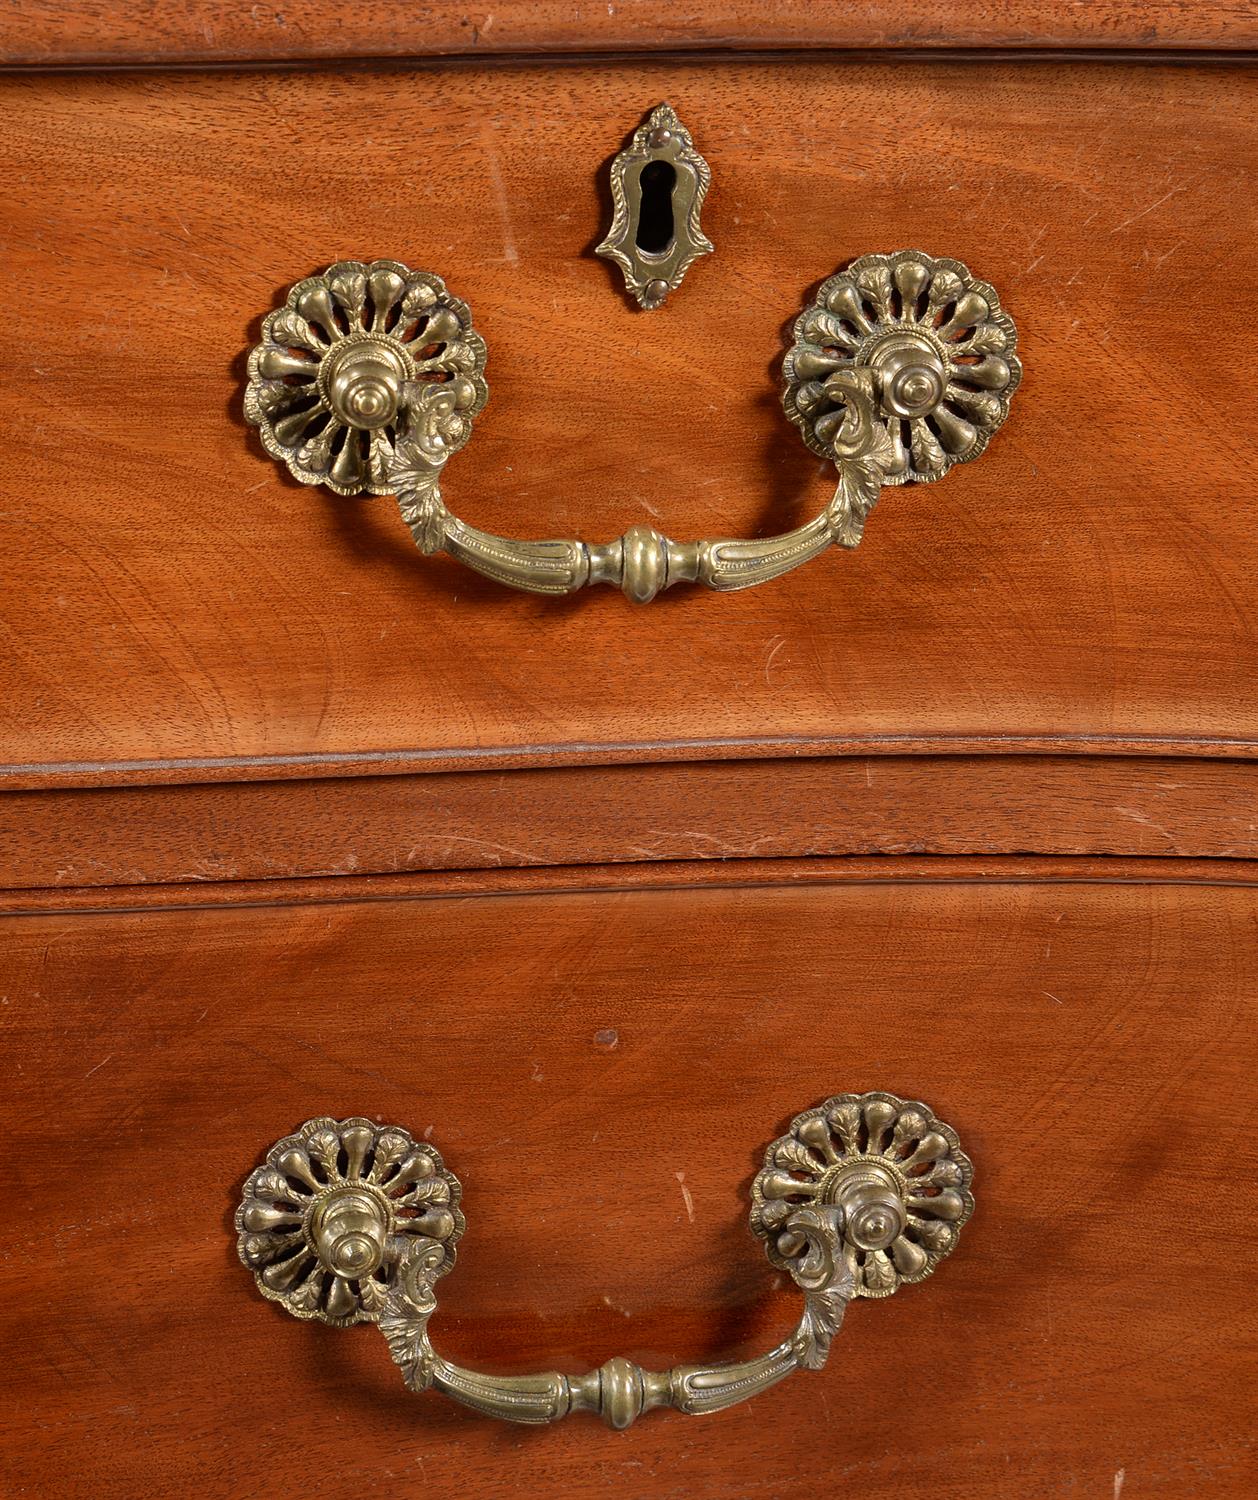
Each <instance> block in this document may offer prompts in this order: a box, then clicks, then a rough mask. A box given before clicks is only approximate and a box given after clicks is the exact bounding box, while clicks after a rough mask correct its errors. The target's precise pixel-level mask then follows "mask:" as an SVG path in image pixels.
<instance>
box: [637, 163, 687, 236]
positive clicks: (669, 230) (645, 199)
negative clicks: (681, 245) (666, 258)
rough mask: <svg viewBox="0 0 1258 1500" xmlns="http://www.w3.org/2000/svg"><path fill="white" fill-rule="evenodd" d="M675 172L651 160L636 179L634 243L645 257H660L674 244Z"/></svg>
mask: <svg viewBox="0 0 1258 1500" xmlns="http://www.w3.org/2000/svg"><path fill="white" fill-rule="evenodd" d="M676 183H677V170H676V168H675V167H673V166H672V164H671V163H669V162H666V161H650V162H647V164H646V166H645V167H643V168H642V172H641V174H640V175H639V177H638V188H639V191H640V192H641V195H642V196H641V199H640V201H639V205H638V230H637V234H636V235H635V236H634V241H635V243H636V244H637V247H638V249H639V250H641V251H643V252H644V253H645V254H647V255H659V254H661V253H662V252H663V251H665V250H667V249H668V247H669V246H670V245H671V244H672V242H673V188H674V187H675V186H676Z"/></svg>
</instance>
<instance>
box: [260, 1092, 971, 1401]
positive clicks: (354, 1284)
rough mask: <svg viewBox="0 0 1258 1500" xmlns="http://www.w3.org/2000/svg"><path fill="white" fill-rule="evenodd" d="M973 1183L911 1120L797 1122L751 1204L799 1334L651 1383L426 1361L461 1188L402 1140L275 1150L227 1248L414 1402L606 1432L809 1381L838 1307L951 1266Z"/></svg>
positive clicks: (636, 1369)
mask: <svg viewBox="0 0 1258 1500" xmlns="http://www.w3.org/2000/svg"><path fill="white" fill-rule="evenodd" d="M972 1177H973V1168H972V1166H971V1164H970V1161H969V1158H968V1157H967V1156H966V1155H965V1154H964V1153H963V1152H962V1151H961V1149H960V1143H959V1142H958V1140H957V1135H956V1132H955V1131H954V1130H953V1129H952V1128H951V1126H949V1125H945V1124H943V1123H942V1122H941V1121H939V1120H937V1119H936V1118H935V1117H934V1115H933V1114H932V1113H931V1111H930V1110H929V1109H927V1108H926V1106H925V1105H924V1104H919V1103H915V1102H911V1101H905V1100H903V1099H899V1098H897V1097H896V1096H895V1095H894V1094H886V1093H870V1094H841V1095H837V1096H836V1097H834V1098H832V1099H828V1100H827V1101H826V1102H825V1103H824V1104H822V1105H820V1106H818V1107H817V1108H815V1109H810V1110H805V1112H804V1113H803V1114H801V1115H799V1116H797V1117H796V1119H795V1120H793V1121H792V1123H791V1128H790V1131H789V1132H788V1133H787V1134H786V1135H784V1136H781V1137H780V1138H779V1139H778V1140H776V1141H774V1142H773V1143H772V1145H770V1146H769V1148H768V1149H767V1151H766V1152H765V1160H764V1166H763V1167H762V1168H761V1170H760V1171H759V1173H758V1174H757V1175H756V1178H755V1181H754V1182H753V1184H752V1190H751V1198H752V1209H751V1228H752V1231H753V1233H754V1234H755V1235H756V1236H757V1237H758V1238H759V1239H760V1240H761V1241H762V1242H763V1244H764V1248H765V1253H766V1254H767V1255H768V1257H769V1259H770V1261H771V1262H772V1263H773V1264H774V1265H775V1266H777V1267H779V1268H780V1269H782V1270H785V1271H787V1272H789V1273H790V1275H791V1277H792V1278H793V1279H794V1281H795V1284H796V1285H797V1286H798V1287H799V1289H800V1291H801V1292H802V1293H803V1295H804V1308H803V1313H802V1315H801V1317H800V1320H799V1324H798V1326H797V1327H796V1329H795V1331H794V1332H793V1333H792V1334H791V1335H790V1336H789V1337H788V1338H786V1339H785V1340H783V1342H782V1343H780V1344H778V1345H777V1347H776V1348H774V1349H771V1350H770V1351H769V1352H768V1353H767V1354H764V1355H761V1356H760V1357H759V1358H757V1359H751V1360H745V1361H740V1362H737V1363H730V1364H691V1365H676V1366H674V1367H673V1368H672V1369H671V1370H666V1371H654V1370H646V1369H643V1367H642V1366H641V1365H638V1364H635V1363H634V1362H633V1361H632V1360H629V1359H625V1358H620V1357H618V1358H615V1359H610V1360H608V1361H607V1363H606V1364H604V1365H602V1366H601V1367H600V1368H599V1369H597V1370H592V1371H590V1372H589V1373H588V1374H585V1375H579V1376H570V1375H564V1374H561V1373H559V1372H558V1371H553V1370H546V1371H541V1372H539V1373H536V1374H530V1375H514V1376H500V1375H485V1374H481V1373H480V1372H478V1371H475V1370H469V1369H465V1368H464V1367H463V1366H461V1365H456V1364H454V1363H453V1362H452V1361H450V1360H447V1359H445V1358H444V1357H443V1356H442V1355H440V1354H438V1353H437V1352H436V1350H435V1349H434V1348H433V1345H432V1343H431V1341H430V1339H429V1336H428V1325H429V1321H430V1319H431V1318H432V1315H433V1313H434V1312H435V1311H436V1308H437V1299H436V1292H435V1284H436V1282H437V1280H438V1279H439V1278H440V1277H441V1276H444V1275H445V1273H446V1272H447V1271H448V1270H450V1268H451V1267H452V1266H453V1264H454V1259H455V1247H456V1245H457V1243H458V1241H459V1239H460V1237H461V1236H462V1234H463V1230H464V1227H465V1224H464V1218H463V1215H462V1213H461V1212H460V1210H459V1202H460V1199H461V1196H462V1189H461V1187H460V1184H459V1181H458V1179H457V1178H456V1177H455V1176H454V1175H453V1174H452V1173H451V1172H450V1171H448V1170H447V1169H446V1167H445V1165H444V1164H443V1162H442V1159H441V1157H440V1155H439V1154H438V1152H437V1151H436V1149H435V1148H434V1147H432V1146H430V1145H429V1144H428V1143H427V1142H424V1141H416V1140H414V1139H413V1138H412V1137H411V1135H410V1134H409V1133H408V1132H407V1131H405V1130H403V1129H401V1127H399V1126H393V1125H385V1126H381V1125H375V1124H373V1123H372V1122H371V1121H369V1120H365V1119H359V1118H355V1119H350V1120H342V1121H336V1120H331V1119H316V1120H310V1121H307V1123H306V1124H305V1125H303V1126H302V1127H301V1129H300V1130H298V1131H297V1132H296V1133H295V1134H294V1135H292V1136H288V1137H286V1138H285V1139H284V1140H282V1141H279V1142H278V1143H277V1144H276V1145H275V1146H273V1147H272V1148H271V1150H270V1151H269V1152H268V1153H267V1157H266V1161H265V1162H264V1163H263V1165H262V1166H260V1167H259V1168H258V1169H257V1170H256V1171H255V1172H253V1173H252V1174H251V1176H250V1177H249V1178H248V1180H247V1181H246V1183H245V1187H244V1194H243V1200H242V1202H241V1205H240V1208H239V1209H238V1211H237V1213H236V1230H237V1235H238V1239H237V1249H238V1251H239V1254H240V1258H241V1260H242V1261H243V1262H244V1264H245V1265H246V1266H247V1267H248V1268H249V1269H250V1270H252V1271H253V1273H254V1277H255V1280H256V1282H257V1286H258V1290H259V1291H260V1292H261V1293H262V1295H263V1296H264V1297H267V1298H268V1299H270V1300H271V1301H273V1302H278V1303H280V1305H281V1306H283V1307H284V1308H286V1309H287V1311H289V1312H290V1313H292V1314H293V1315H294V1316H295V1317H299V1318H314V1319H318V1320H320V1321H321V1322H324V1323H330V1324H332V1325H334V1326H338V1327H344V1326H347V1325H349V1324H352V1323H359V1322H374V1323H377V1324H378V1325H379V1327H380V1330H381V1332H382V1333H383V1334H384V1336H385V1339H386V1340H387V1341H388V1346H389V1352H390V1354H391V1355H392V1356H393V1359H394V1361H395V1362H396V1363H397V1365H398V1366H399V1367H400V1369H401V1371H402V1376H403V1379H404V1380H405V1382H406V1384H407V1386H408V1387H409V1388H410V1389H411V1390H413V1391H424V1390H427V1389H429V1387H433V1388H435V1389H437V1390H439V1391H443V1392H444V1393H445V1394H446V1395H447V1396H450V1397H452V1398H453V1399H454V1400H456V1401H459V1402H461V1403H462V1404H463V1405H465V1406H470V1407H473V1408H475V1409H476V1410H477V1411H480V1412H483V1413H484V1414H485V1415H486V1416H492V1417H501V1418H503V1419H504V1420H506V1421H510V1422H525V1423H543V1422H554V1421H558V1419H559V1418H560V1417H565V1416H567V1415H568V1413H569V1412H592V1413H596V1414H597V1415H599V1416H601V1417H602V1418H603V1420H604V1422H606V1423H607V1425H608V1426H609V1427H614V1428H617V1429H620V1428H625V1427H628V1426H629V1425H630V1424H631V1423H632V1422H634V1421H635V1420H636V1419H637V1418H638V1417H639V1416H640V1415H641V1414H642V1413H643V1412H645V1411H651V1410H653V1409H655V1408H657V1407H672V1408H674V1409H675V1410H676V1411H680V1412H685V1413H687V1414H688V1415H692V1416H697V1415H702V1414H703V1413H705V1412H712V1411H719V1410H721V1408H722V1407H726V1406H733V1405H735V1404H736V1403H738V1402H740V1401H746V1400H748V1399H749V1398H750V1397H752V1396H754V1395H757V1394H758V1393H759V1392H760V1391H763V1390H767V1389H768V1388H769V1387H770V1386H771V1385H776V1384H777V1383H778V1381H780V1380H783V1379H785V1377H786V1376H787V1375H790V1374H792V1373H793V1372H794V1371H795V1370H801V1369H805V1370H819V1369H820V1368H821V1367H822V1366H823V1365H824V1364H825V1362H826V1358H827V1356H828V1355H829V1352H830V1341H831V1339H832V1338H833V1336H834V1335H835V1334H836V1333H837V1332H838V1330H839V1328H840V1326H841V1325H842V1322H843V1315H844V1313H845V1311H846V1309H847V1305H848V1303H849V1302H850V1301H851V1300H852V1298H853V1297H889V1296H890V1295H891V1294H892V1293H893V1292H895V1291H896V1290H897V1289H898V1288H899V1287H900V1286H902V1285H904V1284H905V1283H906V1282H917V1281H922V1280H924V1279H925V1278H926V1277H927V1276H929V1275H930V1274H931V1272H932V1271H933V1270H934V1269H935V1266H936V1265H937V1264H938V1263H939V1261H941V1260H942V1259H943V1258H944V1257H945V1256H946V1255H948V1254H950V1253H951V1251H952V1250H953V1248H954V1247H955V1245H956V1243H957V1237H958V1235H959V1233H960V1229H961V1226H962V1225H963V1224H964V1223H965V1222H966V1220H967V1219H968V1218H969V1217H970V1214H971V1213H972V1212H973V1209H974V1198H973V1195H972V1193H971V1191H970V1184H971V1180H972Z"/></svg>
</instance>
